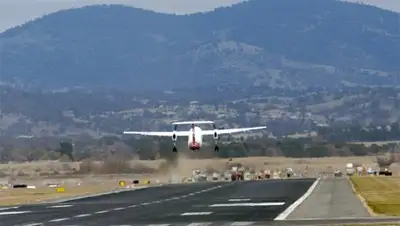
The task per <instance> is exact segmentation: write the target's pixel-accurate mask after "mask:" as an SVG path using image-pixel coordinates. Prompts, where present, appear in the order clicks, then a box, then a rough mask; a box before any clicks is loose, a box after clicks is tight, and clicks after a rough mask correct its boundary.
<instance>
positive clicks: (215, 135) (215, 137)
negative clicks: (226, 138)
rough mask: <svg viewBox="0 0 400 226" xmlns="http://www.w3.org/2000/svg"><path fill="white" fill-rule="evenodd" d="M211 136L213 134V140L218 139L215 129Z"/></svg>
mask: <svg viewBox="0 0 400 226" xmlns="http://www.w3.org/2000/svg"><path fill="white" fill-rule="evenodd" d="M213 136H214V140H218V133H217V131H216V130H215V131H214V134H213Z"/></svg>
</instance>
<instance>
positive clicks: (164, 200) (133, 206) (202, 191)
mask: <svg viewBox="0 0 400 226" xmlns="http://www.w3.org/2000/svg"><path fill="white" fill-rule="evenodd" d="M224 186H226V184H221V185H218V186H214V187H211V188H207V189H203V190H200V191H196V192H192V193H189V194H185V195H181V196H173V197H169V198H166V199H162V200H155V201H151V202H143V203H140V204H135V205H129V206H124V207H117V208H114V209H110V210H99V211H97V212H93V213H85V214H80V215H76V216H74V218H82V217H90V216H93V215H95V214H103V213H109V212H112V211H118V210H126V209H129V208H136V207H139V206H146V205H154V204H161V203H163V202H168V201H172V200H179V199H184V198H187V197H190V196H194V195H198V194H201V193H206V192H209V191H212V190H215V189H218V188H222V187H224ZM28 212H31V211H28ZM0 214H1V212H0ZM55 220H57V219H55ZM65 220H71V217H70V218H65ZM49 222H53V220H50V221H49ZM208 224H210V223H208ZM208 224H207V225H208ZM201 225H204V223H202V224H201Z"/></svg>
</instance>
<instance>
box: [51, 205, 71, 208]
mask: <svg viewBox="0 0 400 226" xmlns="http://www.w3.org/2000/svg"><path fill="white" fill-rule="evenodd" d="M71 206H73V205H56V206H49V207H47V208H66V207H71Z"/></svg>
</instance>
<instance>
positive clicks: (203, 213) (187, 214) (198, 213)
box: [181, 212, 212, 216]
mask: <svg viewBox="0 0 400 226" xmlns="http://www.w3.org/2000/svg"><path fill="white" fill-rule="evenodd" d="M210 214H212V212H188V213H182V214H181V216H198V215H210Z"/></svg>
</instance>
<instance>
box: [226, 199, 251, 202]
mask: <svg viewBox="0 0 400 226" xmlns="http://www.w3.org/2000/svg"><path fill="white" fill-rule="evenodd" d="M246 201H250V199H229V200H228V202H246Z"/></svg>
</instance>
